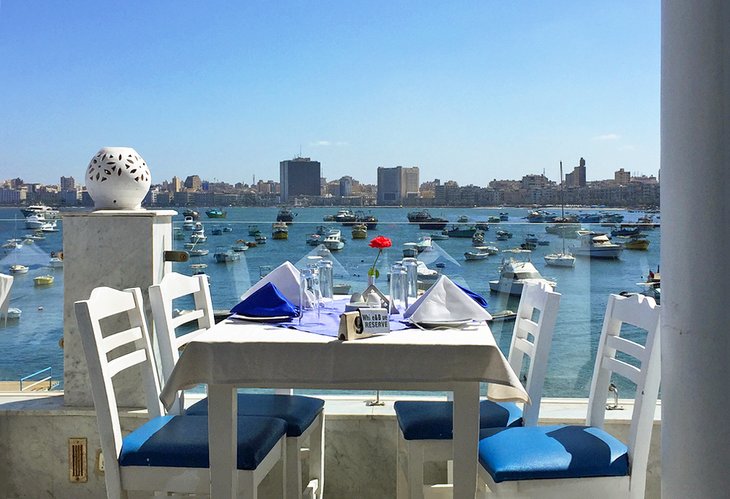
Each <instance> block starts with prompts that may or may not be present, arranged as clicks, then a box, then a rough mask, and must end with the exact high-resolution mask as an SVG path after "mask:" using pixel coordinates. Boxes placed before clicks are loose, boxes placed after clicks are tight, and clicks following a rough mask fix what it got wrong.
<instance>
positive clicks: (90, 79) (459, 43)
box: [0, 1, 659, 185]
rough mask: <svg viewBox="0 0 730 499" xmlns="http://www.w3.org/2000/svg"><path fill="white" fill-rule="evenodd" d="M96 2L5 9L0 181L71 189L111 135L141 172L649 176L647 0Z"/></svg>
mask: <svg viewBox="0 0 730 499" xmlns="http://www.w3.org/2000/svg"><path fill="white" fill-rule="evenodd" d="M99 5H100V3H99V2H86V1H72V2H64V3H62V4H59V3H56V2H51V1H37V2H30V3H27V2H17V1H5V2H3V3H1V4H0V61H2V65H0V68H2V69H0V81H1V82H2V86H3V89H4V92H3V93H2V95H0V106H2V108H3V110H4V117H5V120H4V122H5V123H4V124H5V127H3V128H4V130H3V132H2V133H0V170H2V175H0V177H4V178H13V177H22V178H24V179H26V180H28V181H35V182H42V183H48V184H50V183H56V182H57V180H58V178H59V176H60V174H61V172H65V173H64V174H66V175H72V176H74V177H75V178H77V179H78V181H79V182H82V180H81V179H82V178H83V172H84V170H85V168H86V166H87V164H88V161H89V159H90V158H91V157H92V156H93V154H94V153H95V152H96V151H97V150H98V149H99V148H100V147H102V146H107V145H128V146H131V147H134V148H135V149H137V151H139V152H140V154H142V156H143V157H144V158H145V160H146V161H147V163H148V164H149V165H150V169H151V173H152V180H153V182H154V183H161V182H162V181H163V180H166V179H167V180H169V179H170V178H172V176H173V175H179V176H183V177H184V176H186V175H191V174H199V175H201V176H204V177H206V178H208V179H210V180H211V181H213V180H218V181H225V182H229V183H236V182H246V183H248V182H250V181H251V179H252V177H253V175H254V174H255V175H256V177H257V178H265V179H276V178H277V177H278V167H279V163H280V162H281V161H283V160H287V159H290V158H294V157H295V156H298V155H300V154H301V155H302V156H307V157H311V158H312V159H314V160H316V161H319V162H320V163H321V165H322V176H324V177H326V178H328V179H335V178H340V177H342V176H345V175H352V176H354V177H356V178H358V179H359V180H360V181H362V182H365V183H369V184H375V183H376V181H377V180H376V171H377V167H379V166H380V167H395V166H397V165H403V166H412V165H417V166H419V168H420V170H421V178H423V179H430V178H442V179H444V178H446V177H449V178H451V179H453V180H455V181H457V182H458V183H459V184H460V185H465V184H475V185H487V184H488V182H489V181H491V180H493V179H501V178H519V177H520V176H522V175H525V174H530V173H542V172H543V171H544V172H545V175H546V176H547V177H548V178H550V179H552V180H557V179H558V176H559V175H558V168H557V165H558V162H559V161H561V160H562V161H563V163H564V165H565V167H566V171H567V170H568V169H570V168H573V167H574V166H576V165H577V159H578V158H579V157H581V156H582V157H584V158H586V160H587V162H588V164H589V165H590V168H589V170H588V180H597V179H602V178H610V177H611V176H612V174H613V172H614V171H616V170H618V169H619V168H624V169H625V170H627V171H630V172H632V173H639V174H646V175H657V174H658V169H659V153H658V151H659V3H658V2H639V3H635V2H628V1H625V2H612V3H610V4H604V3H601V2H581V3H580V4H575V3H573V2H551V3H550V4H549V5H544V6H543V5H529V6H525V5H513V4H503V3H501V2H494V1H490V2H456V3H449V4H448V5H446V4H441V3H436V2H432V3H431V2H427V3H422V4H419V6H418V8H417V9H414V8H413V6H412V4H406V3H397V2H396V3H395V4H393V3H392V2H368V3H366V4H346V5H341V4H339V3H336V2H316V3H310V2H288V1H287V2H285V1H282V2H277V3H274V4H259V3H245V4H243V5H228V4H227V3H224V2H213V1H211V2H205V3H192V2H155V3H154V5H147V4H146V3H144V2H137V1H130V2H125V3H124V4H123V5H116V4H112V3H109V4H104V8H103V9H102V8H100V7H99ZM105 21H109V23H105ZM101 26H108V28H107V29H102V28H101ZM110 35H113V36H110ZM574 163H575V164H574ZM444 171H448V172H449V175H448V176H447V175H444V174H443V172H444Z"/></svg>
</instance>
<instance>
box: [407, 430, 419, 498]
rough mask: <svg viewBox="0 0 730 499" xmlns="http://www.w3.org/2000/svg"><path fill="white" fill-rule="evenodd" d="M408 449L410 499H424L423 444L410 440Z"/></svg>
mask: <svg viewBox="0 0 730 499" xmlns="http://www.w3.org/2000/svg"><path fill="white" fill-rule="evenodd" d="M407 451H408V491H409V495H410V499H423V446H422V445H420V442H418V441H409V442H408V443H407Z"/></svg>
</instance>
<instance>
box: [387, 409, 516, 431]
mask: <svg viewBox="0 0 730 499" xmlns="http://www.w3.org/2000/svg"><path fill="white" fill-rule="evenodd" d="M395 415H396V416H397V417H398V425H399V426H400V430H401V432H402V433H403V438H405V439H406V440H451V439H452V438H454V403H453V402H450V401H449V402H428V401H410V400H399V401H398V402H396V403H395ZM507 426H522V410H520V408H519V407H517V405H516V404H513V403H512V402H492V401H491V400H482V401H481V402H480V403H479V428H504V427H507Z"/></svg>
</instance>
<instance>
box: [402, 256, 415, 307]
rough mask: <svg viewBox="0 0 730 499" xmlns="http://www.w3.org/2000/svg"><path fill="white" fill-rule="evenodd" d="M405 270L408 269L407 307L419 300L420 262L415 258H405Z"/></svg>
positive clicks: (403, 262) (403, 263)
mask: <svg viewBox="0 0 730 499" xmlns="http://www.w3.org/2000/svg"><path fill="white" fill-rule="evenodd" d="M402 265H403V268H404V269H406V306H408V305H410V304H411V303H413V302H414V301H416V299H417V298H418V261H417V260H416V259H415V258H404V259H403V260H402Z"/></svg>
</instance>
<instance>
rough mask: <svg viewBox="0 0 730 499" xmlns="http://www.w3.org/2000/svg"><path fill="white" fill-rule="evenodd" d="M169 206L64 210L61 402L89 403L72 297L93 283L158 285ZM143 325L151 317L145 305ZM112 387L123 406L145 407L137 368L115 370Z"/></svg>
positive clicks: (167, 267)
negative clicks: (145, 315)
mask: <svg viewBox="0 0 730 499" xmlns="http://www.w3.org/2000/svg"><path fill="white" fill-rule="evenodd" d="M176 214H177V213H176V212H175V211H172V210H158V211H147V210H135V211H132V210H130V211H127V210H99V211H93V212H83V213H67V214H64V217H63V254H64V303H63V319H64V329H63V338H64V352H63V363H64V403H65V405H67V406H87V407H88V406H93V400H92V398H91V390H90V385H89V379H88V371H87V367H86V360H85V358H84V349H83V346H82V345H81V339H80V338H79V334H78V328H77V325H76V317H75V315H74V302H75V301H78V300H85V299H87V298H88V297H89V295H90V294H91V291H92V290H93V289H94V288H96V287H98V286H109V287H112V288H116V289H125V288H133V287H139V288H141V289H142V293H143V295H144V298H145V303H146V306H147V307H149V305H148V304H149V300H148V299H147V298H148V296H147V288H148V287H149V286H151V285H153V284H157V283H158V282H159V281H160V279H162V277H163V276H164V275H165V273H166V272H169V271H171V264H170V263H165V262H164V251H165V250H170V249H172V216H173V215H176ZM147 318H148V324H150V327H151V325H152V320H151V319H152V318H151V315H150V313H149V308H148V310H147ZM120 376H122V377H120V379H119V382H118V383H115V387H117V386H118V387H119V388H118V389H117V390H116V391H117V402H118V405H119V406H122V407H143V406H145V398H144V393H143V391H142V390H141V389H140V387H141V386H142V382H141V377H140V375H139V373H137V372H134V370H131V371H130V372H129V373H123V374H122V375H120Z"/></svg>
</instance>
